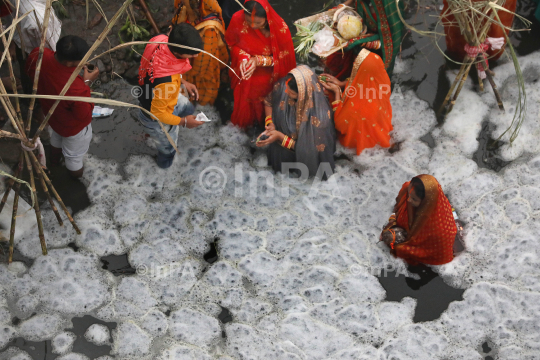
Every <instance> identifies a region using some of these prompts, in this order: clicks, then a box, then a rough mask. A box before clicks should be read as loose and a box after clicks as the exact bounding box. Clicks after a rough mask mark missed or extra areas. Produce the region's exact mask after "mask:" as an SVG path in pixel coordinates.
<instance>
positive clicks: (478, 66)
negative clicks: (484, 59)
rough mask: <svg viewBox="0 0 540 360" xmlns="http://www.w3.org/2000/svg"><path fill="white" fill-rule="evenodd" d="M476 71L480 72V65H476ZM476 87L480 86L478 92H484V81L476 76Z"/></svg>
mask: <svg viewBox="0 0 540 360" xmlns="http://www.w3.org/2000/svg"><path fill="white" fill-rule="evenodd" d="M476 71H477V72H479V71H480V64H476ZM478 85H479V86H480V92H484V80H483V79H482V78H481V77H480V76H478Z"/></svg>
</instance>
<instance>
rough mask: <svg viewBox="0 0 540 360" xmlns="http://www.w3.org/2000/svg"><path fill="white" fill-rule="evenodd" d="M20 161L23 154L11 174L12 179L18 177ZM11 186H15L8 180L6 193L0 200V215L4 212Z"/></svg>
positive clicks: (13, 182) (12, 180)
mask: <svg viewBox="0 0 540 360" xmlns="http://www.w3.org/2000/svg"><path fill="white" fill-rule="evenodd" d="M22 161H23V154H22V153H21V155H20V156H19V164H18V165H17V168H16V169H15V173H14V174H13V177H15V178H16V177H19V175H20V173H21V170H22ZM13 184H15V180H14V179H9V181H8V183H7V186H6V191H5V192H4V197H3V198H2V201H1V202H0V213H2V210H4V206H5V205H6V201H7V198H8V196H9V193H10V191H11V189H12V188H13Z"/></svg>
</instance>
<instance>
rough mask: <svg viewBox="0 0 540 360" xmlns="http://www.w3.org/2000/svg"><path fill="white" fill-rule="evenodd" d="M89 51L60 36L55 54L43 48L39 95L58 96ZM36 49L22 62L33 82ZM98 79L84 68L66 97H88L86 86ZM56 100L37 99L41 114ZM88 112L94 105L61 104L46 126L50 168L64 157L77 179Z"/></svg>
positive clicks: (87, 140)
mask: <svg viewBox="0 0 540 360" xmlns="http://www.w3.org/2000/svg"><path fill="white" fill-rule="evenodd" d="M89 49H90V47H89V46H88V44H87V43H86V41H85V40H83V39H81V38H80V37H78V36H73V35H68V36H64V37H63V38H61V39H60V40H58V42H57V43H56V52H53V51H52V50H50V49H47V48H45V50H44V53H43V63H42V65H41V72H40V74H39V83H38V91H37V93H38V94H39V95H59V94H60V92H61V91H62V89H63V88H64V86H65V85H66V83H67V81H68V79H69V77H70V76H71V74H72V73H73V71H75V68H76V67H77V66H78V65H79V63H80V61H81V59H82V58H83V57H84V55H85V54H86V53H87V52H88V50H89ZM38 56H39V48H35V49H34V50H32V52H31V53H30V55H28V59H27V60H26V72H27V74H28V76H29V77H30V79H33V78H34V74H35V72H36V63H37V59H38ZM98 76H99V70H98V69H97V68H95V69H94V70H93V71H92V72H90V71H88V68H87V67H86V66H85V67H84V76H77V78H76V79H75V81H74V82H73V83H72V84H71V86H70V88H69V90H68V91H67V93H66V96H81V97H82V96H84V97H90V85H92V83H93V82H94V81H95V80H96V79H97V77H98ZM55 101H56V100H49V99H40V103H41V107H42V109H43V113H44V114H47V113H48V112H49V110H50V108H51V107H52V106H53V104H54V103H55ZM92 110H94V104H91V103H85V102H80V101H68V100H62V101H60V103H59V104H58V106H57V107H56V109H55V111H54V113H53V114H52V116H51V118H50V120H49V125H50V129H49V132H50V134H51V164H52V165H55V164H58V163H59V162H60V158H61V156H62V154H63V155H64V159H65V163H66V168H67V169H68V170H69V173H70V174H71V176H73V177H75V178H80V177H81V176H82V174H83V170H84V166H83V157H84V155H85V154H86V153H87V152H88V148H89V147H90V140H92V125H91V124H90V122H91V121H92Z"/></svg>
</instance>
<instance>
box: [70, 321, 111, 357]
mask: <svg viewBox="0 0 540 360" xmlns="http://www.w3.org/2000/svg"><path fill="white" fill-rule="evenodd" d="M71 321H72V323H73V328H72V329H67V330H69V331H71V332H73V333H74V334H75V335H77V339H76V340H75V342H74V343H73V350H72V351H73V352H75V353H81V354H85V355H87V356H88V357H90V358H92V359H95V358H96V357H99V356H103V355H110V353H111V346H110V345H101V346H97V345H95V344H93V343H91V342H88V341H87V340H86V339H85V338H84V333H85V332H86V330H87V329H88V328H89V327H90V325H94V324H100V325H105V326H106V327H107V328H108V329H109V333H110V337H109V342H110V343H112V340H113V339H112V331H113V330H114V329H116V326H117V324H116V323H115V322H105V321H101V320H98V319H96V318H94V317H92V316H90V315H86V316H83V317H79V318H73V319H71Z"/></svg>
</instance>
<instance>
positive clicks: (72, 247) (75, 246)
mask: <svg viewBox="0 0 540 360" xmlns="http://www.w3.org/2000/svg"><path fill="white" fill-rule="evenodd" d="M67 246H68V248H70V249H73V251H75V252H77V251H79V247H78V246H77V245H75V243H72V242H71V243H69V244H68V245H67Z"/></svg>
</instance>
